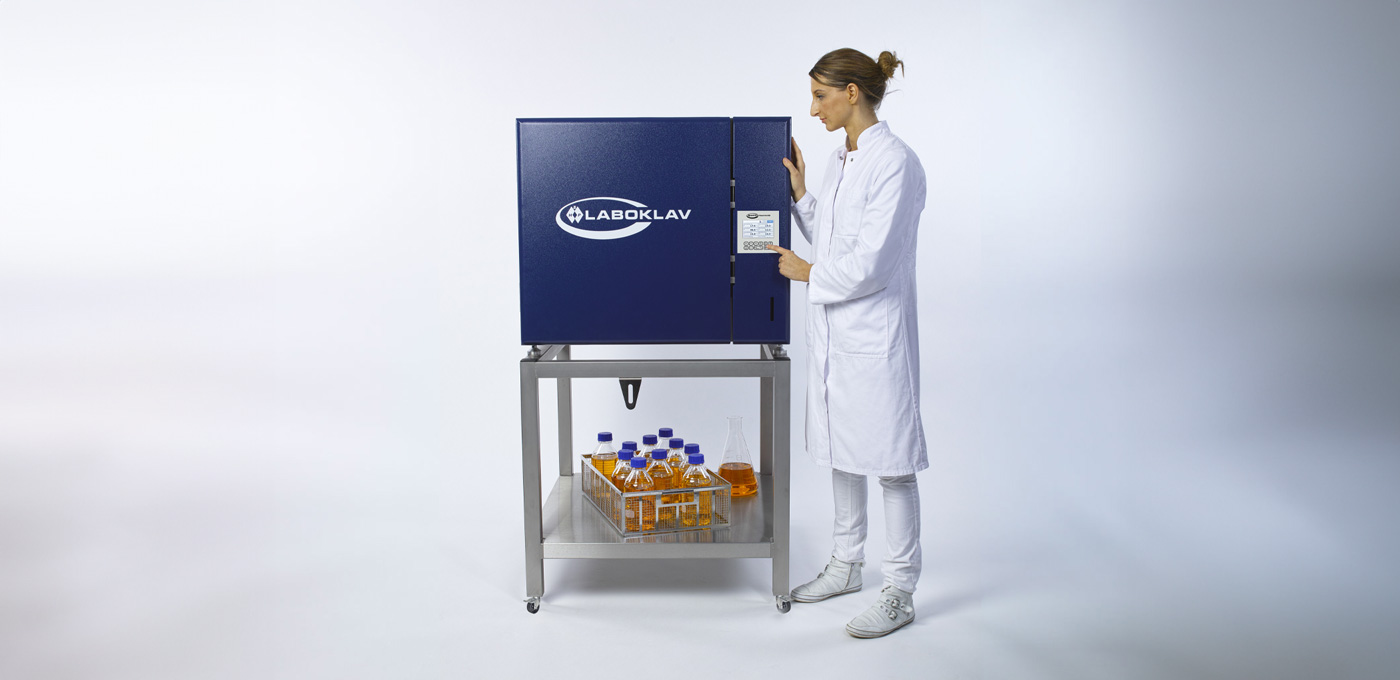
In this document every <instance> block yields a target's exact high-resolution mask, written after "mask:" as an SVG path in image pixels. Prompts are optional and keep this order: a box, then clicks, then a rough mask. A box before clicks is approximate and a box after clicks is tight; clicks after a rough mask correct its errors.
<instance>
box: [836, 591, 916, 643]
mask: <svg viewBox="0 0 1400 680" xmlns="http://www.w3.org/2000/svg"><path fill="white" fill-rule="evenodd" d="M913 620H914V595H913V593H906V592H904V591H903V590H900V589H898V588H896V587H894V586H885V588H884V590H881V591H880V597H879V599H877V600H875V604H873V605H871V606H870V608H869V609H867V610H865V612H864V613H862V614H861V615H860V616H857V617H855V618H854V619H851V622H850V623H848V624H846V632H847V633H850V634H851V635H852V636H854V637H858V638H877V637H882V636H885V635H889V634H890V633H893V632H895V631H896V630H899V629H900V628H903V627H904V626H905V625H908V623H909V622H910V621H913Z"/></svg>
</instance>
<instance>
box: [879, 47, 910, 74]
mask: <svg viewBox="0 0 1400 680" xmlns="http://www.w3.org/2000/svg"><path fill="white" fill-rule="evenodd" d="M878 63H879V65H880V72H881V73H883V74H885V80H889V79H890V78H893V77H894V70H895V68H896V67H898V68H899V70H900V71H901V72H902V71H903V70H904V60H902V59H898V58H896V57H895V56H894V52H890V51H889V50H886V51H884V52H881V53H880V60H879V62H878Z"/></svg>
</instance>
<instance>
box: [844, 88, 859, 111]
mask: <svg viewBox="0 0 1400 680" xmlns="http://www.w3.org/2000/svg"><path fill="white" fill-rule="evenodd" d="M859 99H860V88H859V87H857V86H856V84H855V83H846V101H847V102H849V103H850V104H851V105H852V106H855V103H856V101H858V100H859Z"/></svg>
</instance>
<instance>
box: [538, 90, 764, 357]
mask: <svg viewBox="0 0 1400 680" xmlns="http://www.w3.org/2000/svg"><path fill="white" fill-rule="evenodd" d="M791 135H792V120H791V119H790V118H522V119H518V120H517V121H516V144H517V149H516V150H517V159H518V172H519V177H518V182H519V186H518V195H519V201H520V206H519V208H520V339H521V343H522V344H526V345H543V344H632V343H752V344H759V343H765V344H786V343H788V342H789V330H788V329H789V325H790V324H789V321H788V319H789V316H788V308H789V288H790V285H789V282H788V280H787V279H786V278H784V277H783V276H782V275H781V274H779V273H778V255H777V253H775V252H773V251H771V250H768V249H767V248H765V246H766V245H767V244H769V243H774V244H777V245H780V246H782V247H784V248H790V247H791V245H792V244H791V229H790V223H789V220H790V215H789V206H790V204H791V202H790V198H789V195H790V188H789V180H788V172H787V169H786V168H784V167H783V164H782V159H783V158H786V157H788V154H789V149H790V147H791V144H790V141H789V140H790V139H791Z"/></svg>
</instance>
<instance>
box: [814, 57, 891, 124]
mask: <svg viewBox="0 0 1400 680" xmlns="http://www.w3.org/2000/svg"><path fill="white" fill-rule="evenodd" d="M895 67H899V70H900V72H903V71H904V61H903V60H901V59H896V58H895V56H894V52H889V51H885V52H881V53H880V60H879V61H878V62H876V61H875V60H874V59H871V58H870V57H867V56H865V53H863V52H860V51H858V50H853V49H851V48H849V47H843V48H841V49H839V50H832V51H830V52H827V53H826V54H824V55H822V58H821V59H818V60H817V65H816V66H813V67H812V70H810V71H808V72H807V75H809V76H811V77H812V79H813V80H816V81H817V82H819V83H822V84H823V85H830V86H832V87H841V88H844V87H846V86H847V85H850V84H852V83H854V84H855V86H856V87H858V88H860V91H861V92H863V93H865V96H866V98H867V99H869V100H870V108H872V109H878V108H880V102H881V101H883V100H884V99H885V82H886V81H888V80H889V79H890V78H893V77H894V69H895Z"/></svg>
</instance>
